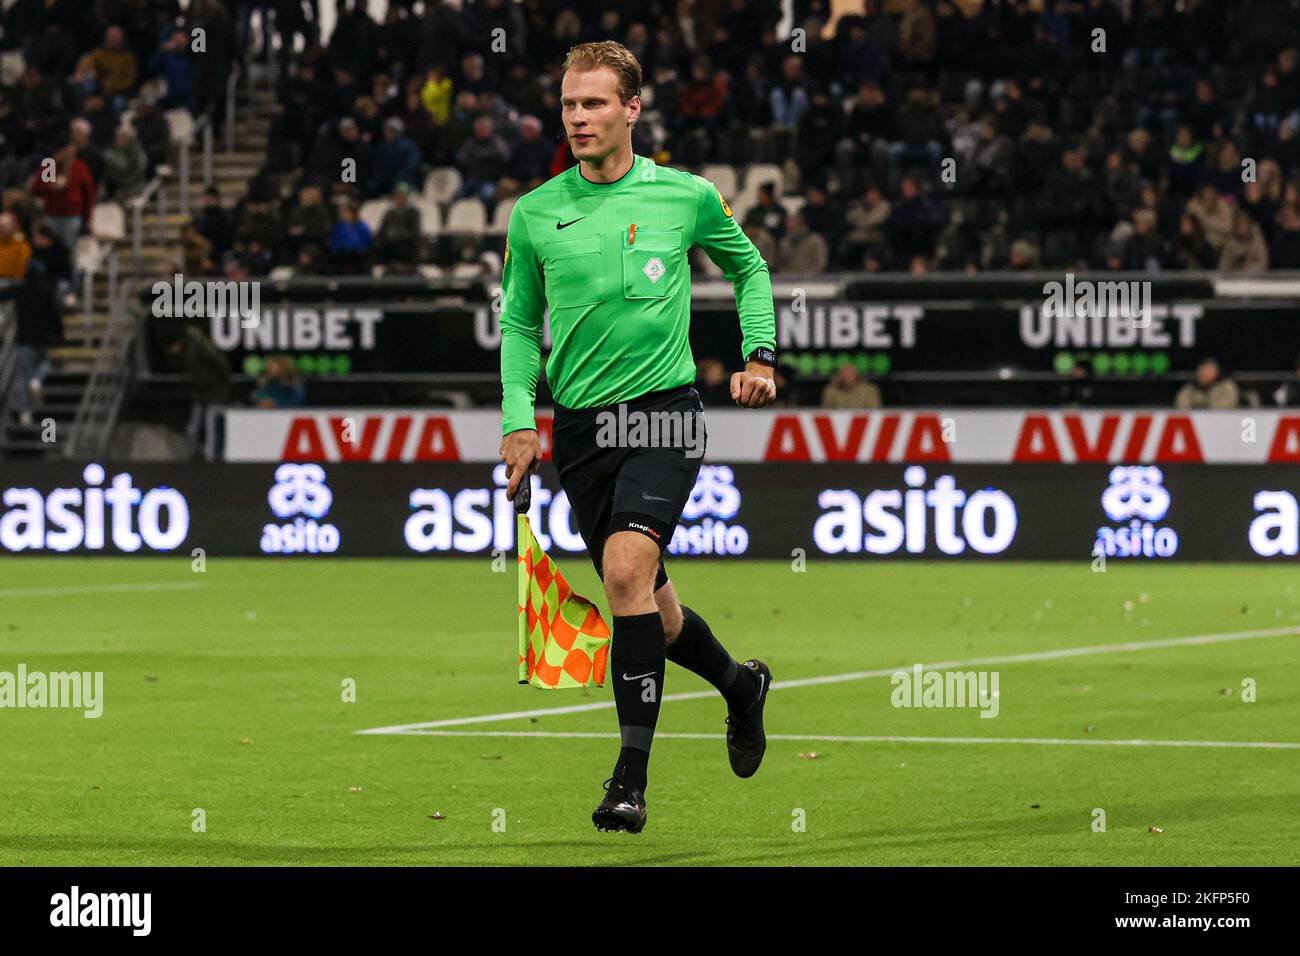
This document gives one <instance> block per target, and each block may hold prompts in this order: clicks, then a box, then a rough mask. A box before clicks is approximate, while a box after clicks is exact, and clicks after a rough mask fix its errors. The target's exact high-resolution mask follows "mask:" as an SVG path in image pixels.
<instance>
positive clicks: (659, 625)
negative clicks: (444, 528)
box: [501, 41, 776, 833]
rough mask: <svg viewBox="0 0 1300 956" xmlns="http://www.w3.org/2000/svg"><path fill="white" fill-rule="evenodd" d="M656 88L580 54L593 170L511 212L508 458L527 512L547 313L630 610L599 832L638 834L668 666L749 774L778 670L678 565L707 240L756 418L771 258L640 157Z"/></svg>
mask: <svg viewBox="0 0 1300 956" xmlns="http://www.w3.org/2000/svg"><path fill="white" fill-rule="evenodd" d="M640 92H641V65H640V64H639V63H638V62H637V59H636V57H635V56H634V55H633V54H632V53H631V51H629V50H628V49H627V48H626V47H624V46H622V45H621V44H618V43H614V42H612V41H601V42H597V43H582V44H579V45H578V46H575V47H573V49H571V50H570V51H569V54H568V56H567V57H566V58H565V61H564V81H563V84H562V85H561V96H560V104H561V109H562V110H563V118H564V129H565V133H566V134H567V136H568V139H569V145H570V147H571V148H572V150H573V155H574V156H575V157H576V158H577V160H578V164H577V165H576V166H574V167H572V168H570V169H568V170H566V171H565V172H563V173H561V174H560V175H558V176H556V177H555V178H554V179H551V180H550V181H549V182H547V183H544V184H543V185H541V186H539V187H537V188H536V189H534V190H533V191H532V192H530V193H528V194H527V195H525V196H523V197H521V198H520V199H519V201H518V202H517V203H516V204H515V207H514V210H513V211H512V213H511V216H510V226H509V231H508V233H507V241H506V253H505V266H504V275H503V277H502V303H501V385H502V391H503V397H502V403H501V407H502V411H503V423H502V434H503V435H504V437H503V439H502V442H501V456H502V458H503V460H504V461H505V463H506V467H507V469H508V471H509V474H510V482H509V486H508V487H507V492H506V493H507V495H508V496H509V497H510V498H511V499H512V500H513V498H514V496H515V492H516V490H517V489H518V487H519V484H520V482H521V481H524V480H526V479H527V476H528V475H529V474H530V473H532V472H533V471H535V470H536V469H537V466H538V465H539V464H540V462H541V456H542V452H541V445H540V443H539V440H538V436H537V425H536V421H535V419H534V417H533V409H534V403H535V399H536V389H537V376H538V370H539V366H540V361H541V351H542V316H543V312H544V310H546V309H547V308H549V309H550V316H551V339H552V348H551V355H550V358H549V359H548V361H547V363H546V377H547V380H548V382H549V383H550V387H551V392H552V395H553V396H554V399H555V417H554V421H553V429H552V448H551V455H552V459H553V460H554V462H555V465H556V468H557V469H558V471H559V476H560V483H561V485H562V486H563V488H564V491H565V493H566V494H567V495H568V498H569V503H570V506H571V508H572V511H573V514H574V516H575V518H576V519H577V522H578V528H579V531H580V532H581V534H582V538H583V540H584V542H585V543H586V545H587V549H588V551H589V552H590V554H591V557H592V562H593V563H594V564H595V566H596V571H597V573H598V574H599V575H600V576H601V579H602V581H603V582H604V586H605V594H606V596H607V597H608V599H609V606H610V610H611V611H612V612H613V615H614V636H613V643H612V646H611V650H610V663H611V672H612V678H611V679H612V683H613V685H614V702H615V706H616V708H617V711H618V722H619V728H620V731H621V738H622V747H621V749H620V751H619V755H618V760H617V762H616V763H615V765H614V772H613V774H612V775H611V778H610V779H609V780H607V781H606V782H605V785H604V786H605V797H604V799H603V800H602V801H601V803H600V806H598V807H597V808H596V810H595V812H593V814H592V822H593V823H595V825H596V827H597V828H598V829H601V830H626V831H629V832H632V833H639V832H640V831H641V829H642V828H643V827H644V826H645V820H646V806H645V789H646V769H647V765H648V762H649V758H650V745H651V741H652V739H653V737H654V728H655V723H656V721H657V720H658V716H659V704H660V701H661V699H662V697H663V686H664V670H665V666H666V665H665V659H667V660H671V661H673V662H675V663H677V664H679V665H681V666H682V667H685V668H687V669H688V670H692V671H694V672H695V673H697V674H699V675H700V676H701V677H703V678H704V679H705V680H707V681H709V682H710V683H712V684H713V685H714V686H715V687H716V688H717V689H718V690H719V691H720V692H721V693H722V695H723V697H724V698H725V699H726V702H727V709H728V715H727V753H728V757H729V759H730V761H731V767H732V770H733V771H735V773H736V774H737V775H738V776H741V777H749V776H752V775H753V774H754V772H755V771H756V770H758V765H759V763H760V762H761V761H762V759H763V751H764V749H765V748H766V745H767V740H766V736H765V734H764V731H763V706H764V703H765V701H766V699H767V692H768V688H769V687H770V686H771V672H770V671H769V670H768V667H767V665H766V664H764V663H763V662H762V661H759V660H749V661H746V662H745V663H744V664H743V665H741V664H739V663H737V662H736V660H735V659H734V658H732V657H731V655H730V654H728V653H727V651H726V650H725V649H724V648H723V647H722V645H721V644H720V643H719V642H718V640H717V639H716V638H715V637H714V636H713V632H712V631H711V630H710V629H709V625H708V624H706V623H705V622H704V620H703V619H702V618H701V617H700V616H699V615H698V614H696V613H695V612H694V611H692V610H691V609H690V608H689V607H685V606H683V605H681V604H679V603H678V600H677V594H676V592H675V591H674V589H673V585H672V583H671V582H670V581H669V580H668V576H667V574H666V573H665V571H664V566H663V549H664V548H665V547H667V546H668V544H669V542H670V541H671V540H672V536H673V529H674V528H675V527H676V525H677V520H678V518H679V517H680V516H681V513H682V508H683V507H684V506H685V504H686V501H687V499H688V498H689V496H690V494H691V490H692V489H693V488H694V485H695V479H696V476H697V474H698V472H699V465H700V457H699V456H700V454H701V453H702V451H703V447H702V443H701V442H698V441H697V442H695V443H694V444H692V443H691V441H690V438H691V436H703V435H704V434H705V432H704V428H703V408H702V406H701V404H700V397H699V394H698V393H697V392H696V391H695V389H694V388H693V387H692V382H693V381H694V379H695V363H694V360H693V359H692V356H691V348H690V340H689V330H690V312H691V277H690V264H689V261H688V253H689V251H690V249H691V247H692V246H700V247H701V248H703V249H704V250H705V252H706V253H707V254H708V256H709V258H711V259H712V260H713V261H714V262H715V263H716V264H717V265H718V267H719V268H721V269H722V271H723V273H724V274H725V275H726V277H727V279H728V280H729V281H730V282H731V283H732V285H733V287H734V289H735V296H736V306H737V311H738V312H739V314H740V325H741V330H742V333H743V344H742V353H743V355H744V356H745V358H746V364H745V370H744V371H743V372H737V373H735V374H734V375H733V376H732V378H731V397H732V398H733V399H734V400H735V402H736V403H737V404H738V405H742V406H744V407H746V408H761V407H762V406H764V405H767V404H769V403H771V402H772V400H773V399H775V398H776V385H775V383H774V382H773V379H772V374H773V366H774V365H775V363H776V354H775V348H776V336H775V333H776V321H775V315H774V311H773V306H772V281H771V277H770V275H769V274H768V269H767V263H765V262H764V261H763V257H762V256H761V255H760V254H759V252H758V250H757V249H756V248H755V247H754V244H753V243H752V242H750V240H749V238H748V237H747V236H746V235H745V234H744V232H742V231H741V229H740V226H739V225H738V224H737V223H736V221H735V219H733V218H732V214H731V208H730V207H729V206H728V205H727V202H726V200H725V199H724V198H723V197H722V194H721V193H720V192H719V191H718V189H717V188H716V187H715V186H713V185H712V184H711V183H709V182H708V181H707V180H705V179H702V178H700V177H699V176H695V175H692V174H690V173H686V172H682V171H680V170H676V169H671V168H668V167H661V166H658V165H656V164H655V162H654V161H653V160H652V159H649V158H647V157H645V156H638V155H636V154H634V153H633V152H632V127H633V125H634V124H635V123H636V121H637V118H638V117H639V116H640V114H641V96H640ZM620 411H621V412H622V413H623V417H622V418H621V419H620V418H618V414H619V412H620ZM611 414H612V415H613V419H611ZM638 419H639V420H640V422H642V423H654V422H668V421H677V422H681V423H683V424H682V427H681V429H680V431H679V432H677V433H675V434H674V437H673V438H672V440H670V441H655V442H652V443H649V444H648V443H647V442H646V441H645V439H644V435H642V436H640V437H638V434H637V433H636V432H635V431H634V430H633V429H627V430H626V431H627V432H628V433H627V434H622V433H618V434H614V435H613V436H612V437H611V431H610V429H609V428H608V425H609V423H610V421H611V420H613V421H621V422H628V421H632V422H636V421H638ZM665 446H667V447H665Z"/></svg>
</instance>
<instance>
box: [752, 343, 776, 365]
mask: <svg viewBox="0 0 1300 956" xmlns="http://www.w3.org/2000/svg"><path fill="white" fill-rule="evenodd" d="M745 361H746V362H757V363H758V364H759V365H766V366H768V367H769V368H776V353H775V352H773V351H772V350H771V349H765V348H757V349H754V351H752V352H750V353H749V357H748V358H747V359H745Z"/></svg>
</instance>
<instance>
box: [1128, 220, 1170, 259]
mask: <svg viewBox="0 0 1300 956" xmlns="http://www.w3.org/2000/svg"><path fill="white" fill-rule="evenodd" d="M1164 258H1165V244H1164V241H1163V240H1162V239H1161V238H1160V235H1159V233H1157V232H1156V214H1155V213H1154V212H1153V211H1152V210H1150V209H1138V210H1136V211H1135V212H1134V213H1133V232H1132V234H1131V235H1130V236H1129V237H1128V240H1127V241H1126V242H1125V243H1124V268H1125V269H1128V270H1130V271H1132V272H1159V271H1160V267H1161V265H1162V264H1163V262H1164Z"/></svg>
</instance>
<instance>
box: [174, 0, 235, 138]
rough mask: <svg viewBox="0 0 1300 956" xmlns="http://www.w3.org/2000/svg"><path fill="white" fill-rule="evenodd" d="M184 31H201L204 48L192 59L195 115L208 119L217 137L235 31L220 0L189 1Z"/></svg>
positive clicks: (221, 124) (221, 125) (223, 112)
mask: <svg viewBox="0 0 1300 956" xmlns="http://www.w3.org/2000/svg"><path fill="white" fill-rule="evenodd" d="M185 21H186V22H185V27H186V30H187V31H189V32H190V33H191V35H193V31H194V30H195V29H202V30H203V32H204V38H205V46H206V49H205V50H204V52H203V54H202V55H201V56H197V57H195V59H194V79H193V83H194V87H193V89H194V94H193V96H194V100H193V103H194V105H193V106H192V107H191V111H192V112H193V113H194V115H195V116H200V115H202V114H204V113H207V114H209V115H210V116H211V117H212V132H213V133H214V134H215V135H217V136H220V135H221V132H222V130H223V128H224V127H225V122H226V81H227V80H228V79H229V78H230V70H231V64H232V62H233V59H234V55H235V48H234V44H235V28H234V24H233V23H232V22H231V19H230V15H229V14H228V13H227V12H226V5H225V4H224V3H223V2H222V0H190V4H189V7H188V8H187V9H186V11H185Z"/></svg>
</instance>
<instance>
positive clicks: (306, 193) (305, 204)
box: [285, 185, 334, 256]
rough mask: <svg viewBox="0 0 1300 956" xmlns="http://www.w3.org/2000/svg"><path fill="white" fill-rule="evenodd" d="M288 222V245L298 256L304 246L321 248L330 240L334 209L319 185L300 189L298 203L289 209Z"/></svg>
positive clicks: (286, 232) (286, 233) (286, 231)
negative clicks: (325, 199)
mask: <svg viewBox="0 0 1300 956" xmlns="http://www.w3.org/2000/svg"><path fill="white" fill-rule="evenodd" d="M287 222H288V225H287V226H286V228H285V235H286V237H287V245H288V247H289V251H290V252H291V253H293V255H295V256H296V255H297V254H298V253H299V252H300V251H301V250H302V249H303V247H304V246H316V247H318V248H319V247H321V246H324V245H325V244H326V243H328V242H329V239H330V231H331V230H332V229H333V228H334V211H333V210H332V209H331V208H330V207H329V206H328V205H326V203H325V201H324V197H322V196H321V191H320V187H319V186H316V185H305V186H303V187H302V188H301V189H299V190H298V203H297V205H295V206H293V207H292V208H291V209H290V210H289V218H288V220H287Z"/></svg>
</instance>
